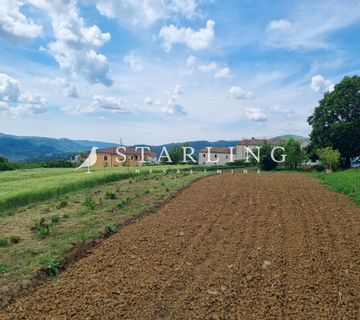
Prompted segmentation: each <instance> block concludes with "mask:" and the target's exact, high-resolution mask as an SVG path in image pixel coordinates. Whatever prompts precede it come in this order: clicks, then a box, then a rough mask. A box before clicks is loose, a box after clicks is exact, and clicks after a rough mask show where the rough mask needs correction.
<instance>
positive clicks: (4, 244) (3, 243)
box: [0, 238, 9, 247]
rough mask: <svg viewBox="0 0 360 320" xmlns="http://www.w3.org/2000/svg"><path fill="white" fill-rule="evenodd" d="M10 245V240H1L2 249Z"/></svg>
mask: <svg viewBox="0 0 360 320" xmlns="http://www.w3.org/2000/svg"><path fill="white" fill-rule="evenodd" d="M8 244H9V240H8V239H7V238H0V247H6V246H7V245H8Z"/></svg>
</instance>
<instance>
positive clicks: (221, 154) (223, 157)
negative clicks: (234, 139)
mask: <svg viewBox="0 0 360 320" xmlns="http://www.w3.org/2000/svg"><path fill="white" fill-rule="evenodd" d="M233 152H234V151H233ZM230 159H231V154H230V149H229V148H211V149H210V153H209V151H208V149H206V148H205V149H201V150H200V153H199V164H200V165H208V166H210V165H212V166H215V165H217V166H222V165H224V164H226V163H228V162H229V161H230Z"/></svg>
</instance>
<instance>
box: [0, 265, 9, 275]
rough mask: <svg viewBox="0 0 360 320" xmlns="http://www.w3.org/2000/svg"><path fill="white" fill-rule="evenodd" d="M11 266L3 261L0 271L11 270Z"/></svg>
mask: <svg viewBox="0 0 360 320" xmlns="http://www.w3.org/2000/svg"><path fill="white" fill-rule="evenodd" d="M9 269H10V268H9V266H8V265H6V264H3V263H0V273H6V272H8V271H9Z"/></svg>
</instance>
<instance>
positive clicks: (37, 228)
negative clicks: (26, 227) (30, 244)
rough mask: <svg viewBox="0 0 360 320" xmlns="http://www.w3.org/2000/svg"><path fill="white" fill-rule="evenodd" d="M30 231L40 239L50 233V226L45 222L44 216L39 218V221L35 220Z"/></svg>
mask: <svg viewBox="0 0 360 320" xmlns="http://www.w3.org/2000/svg"><path fill="white" fill-rule="evenodd" d="M31 231H34V232H35V233H36V234H37V236H38V237H39V238H41V239H44V238H46V237H47V236H48V235H49V234H50V228H49V225H48V224H47V223H46V220H45V218H41V219H40V221H39V222H36V223H35V224H34V225H33V226H32V227H31Z"/></svg>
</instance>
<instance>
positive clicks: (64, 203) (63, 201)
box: [56, 199, 69, 209]
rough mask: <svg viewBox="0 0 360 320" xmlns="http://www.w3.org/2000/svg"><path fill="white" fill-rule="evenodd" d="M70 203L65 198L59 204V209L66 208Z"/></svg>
mask: <svg viewBox="0 0 360 320" xmlns="http://www.w3.org/2000/svg"><path fill="white" fill-rule="evenodd" d="M68 205H69V202H68V201H67V200H66V199H63V200H61V201H60V202H59V204H58V205H57V206H56V208H57V209H62V208H65V207H67V206H68Z"/></svg>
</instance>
